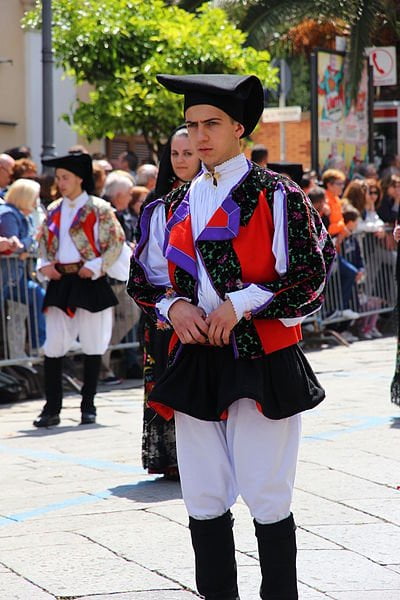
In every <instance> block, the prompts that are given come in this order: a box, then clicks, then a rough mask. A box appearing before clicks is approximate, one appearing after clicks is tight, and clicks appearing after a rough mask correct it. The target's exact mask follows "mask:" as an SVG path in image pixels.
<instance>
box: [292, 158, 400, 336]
mask: <svg viewBox="0 0 400 600" xmlns="http://www.w3.org/2000/svg"><path fill="white" fill-rule="evenodd" d="M327 167H328V168H326V169H325V171H324V172H323V173H322V174H321V177H320V178H319V179H318V178H317V175H316V173H314V172H311V171H308V172H307V173H305V174H304V176H303V179H302V182H301V187H302V188H303V190H304V191H305V192H306V193H307V194H308V196H309V198H310V200H311V202H312V203H313V205H314V207H315V208H316V210H317V211H318V212H319V213H320V215H321V216H322V219H323V221H324V223H325V225H326V228H327V230H328V232H329V233H330V235H331V236H332V237H333V238H334V240H335V244H336V249H337V253H338V255H337V256H338V258H337V273H338V279H339V282H340V294H341V297H340V298H336V305H331V306H329V302H328V306H325V310H327V311H328V315H327V318H326V322H328V323H329V322H332V325H331V327H332V328H333V329H336V331H337V332H339V333H340V335H342V337H344V339H345V340H347V341H348V342H353V341H356V340H358V339H372V338H377V337H381V336H382V332H381V331H380V329H379V309H380V308H383V307H385V305H387V304H388V299H393V298H395V297H396V283H395V280H396V277H395V275H396V260H397V244H396V242H395V241H394V238H393V227H394V225H395V224H396V223H397V219H398V213H399V206H400V157H395V156H392V157H384V159H383V160H382V162H381V165H380V168H379V170H378V169H377V168H376V166H375V165H374V164H360V165H358V166H357V170H356V171H354V172H353V175H352V178H351V179H349V176H348V172H347V171H346V168H345V166H344V162H343V160H342V159H341V158H340V157H334V159H333V160H332V161H330V164H327ZM383 292H384V293H383ZM363 313H369V314H368V315H366V316H363Z"/></svg>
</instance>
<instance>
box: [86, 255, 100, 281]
mask: <svg viewBox="0 0 400 600" xmlns="http://www.w3.org/2000/svg"><path fill="white" fill-rule="evenodd" d="M102 264H103V261H102V258H101V256H98V257H97V258H92V260H87V261H86V262H85V263H84V265H83V266H84V267H86V268H88V269H90V270H91V271H93V275H92V279H98V278H99V277H101V275H103V272H102V270H101V267H102Z"/></svg>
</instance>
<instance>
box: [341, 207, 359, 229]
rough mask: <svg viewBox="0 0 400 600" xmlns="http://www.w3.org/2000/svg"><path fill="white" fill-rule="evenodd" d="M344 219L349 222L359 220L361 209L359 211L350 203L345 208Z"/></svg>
mask: <svg viewBox="0 0 400 600" xmlns="http://www.w3.org/2000/svg"><path fill="white" fill-rule="evenodd" d="M342 212H343V221H344V222H345V224H346V223H348V222H349V221H357V219H358V218H359V217H360V211H358V210H357V209H356V208H354V206H351V205H350V204H348V205H347V206H345V207H344V208H343V211H342Z"/></svg>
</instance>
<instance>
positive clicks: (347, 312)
mask: <svg viewBox="0 0 400 600" xmlns="http://www.w3.org/2000/svg"><path fill="white" fill-rule="evenodd" d="M342 316H343V318H344V319H348V320H350V321H352V320H353V319H358V318H359V317H360V313H358V312H355V311H354V310H351V308H345V309H344V310H342Z"/></svg>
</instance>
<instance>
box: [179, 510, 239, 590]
mask: <svg viewBox="0 0 400 600" xmlns="http://www.w3.org/2000/svg"><path fill="white" fill-rule="evenodd" d="M232 527H233V518H232V513H231V511H230V510H228V511H227V512H226V513H225V514H224V515H222V516H221V517H217V518H216V519H207V520H199V519H193V518H192V517H189V529H190V533H191V536H192V544H193V549H194V555H195V564H196V584H197V589H198V591H199V593H200V594H202V596H204V598H205V600H239V592H238V587H237V573H236V560H235V544H234V540H233V531H232Z"/></svg>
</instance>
